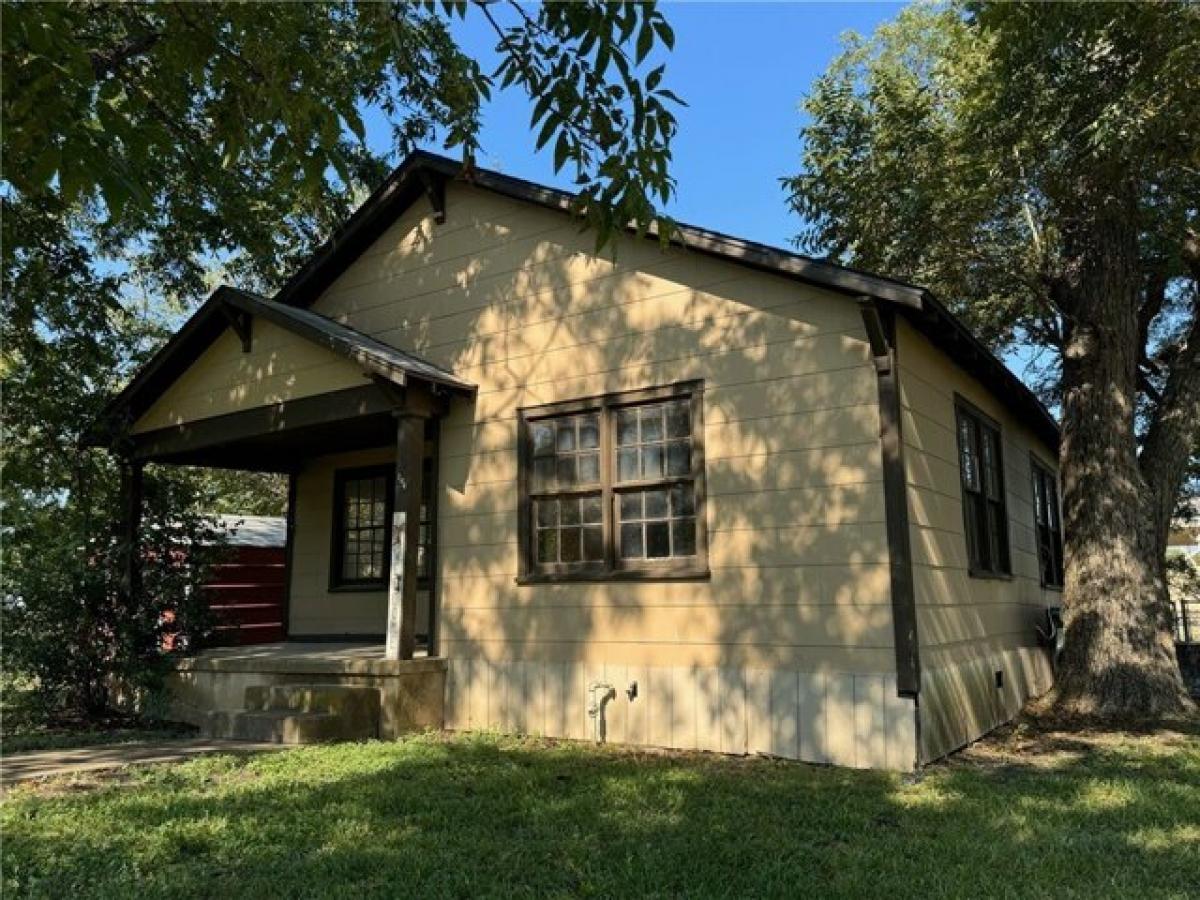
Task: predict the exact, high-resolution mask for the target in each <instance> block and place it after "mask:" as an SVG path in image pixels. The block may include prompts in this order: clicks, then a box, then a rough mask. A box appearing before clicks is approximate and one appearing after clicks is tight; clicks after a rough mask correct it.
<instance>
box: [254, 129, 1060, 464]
mask: <svg viewBox="0 0 1200 900" xmlns="http://www.w3.org/2000/svg"><path fill="white" fill-rule="evenodd" d="M431 178H440V179H444V180H449V179H458V180H461V181H464V182H466V183H469V184H472V185H474V186H476V187H480V188H483V189H485V190H489V191H493V192H495V193H498V194H501V195H503V196H506V197H510V198H512V199H515V200H520V201H523V202H526V203H533V204H536V205H538V206H542V207H545V208H547V209H552V210H555V211H558V212H563V213H570V212H571V204H572V201H573V200H574V197H573V195H572V194H570V193H568V192H566V191H561V190H557V189H555V188H550V187H546V186H545V185H540V184H536V183H534V182H531V181H526V180H524V179H521V178H515V177H513V176H511V175H505V174H502V173H500V172H495V171H492V170H489V169H480V168H474V167H473V168H470V169H467V168H464V166H463V165H462V163H460V162H457V161H455V160H452V159H448V158H446V157H444V156H438V155H437V154H434V153H429V152H426V151H423V150H418V151H416V152H415V153H413V154H411V155H410V156H409V157H408V158H406V159H405V160H404V162H403V163H402V164H401V165H400V167H399V168H397V169H396V170H395V171H394V172H393V173H392V174H391V175H390V176H388V178H387V180H386V181H384V183H383V184H382V185H380V187H379V188H378V189H377V190H376V191H375V192H374V193H373V194H372V195H371V196H370V197H368V198H367V200H366V202H364V203H363V205H362V206H360V207H359V208H358V210H357V211H355V213H354V215H352V216H351V217H350V218H349V219H348V220H347V221H346V224H345V225H343V226H342V227H341V228H339V229H338V230H337V231H336V232H335V233H334V235H333V237H331V238H330V239H329V241H327V242H326V243H325V245H324V246H323V247H322V248H321V249H320V250H318V251H317V253H316V254H315V255H314V256H313V257H312V259H310V260H309V262H308V263H307V264H305V265H304V267H303V268H301V269H300V270H299V271H298V272H296V274H295V275H294V276H293V277H292V278H290V279H289V280H288V282H287V283H286V284H285V285H284V286H283V288H282V289H281V290H280V291H279V293H278V294H277V295H276V296H275V300H276V301H278V302H279V303H285V304H289V305H298V306H307V305H309V304H310V303H312V302H314V301H315V300H316V299H317V297H319V296H320V295H321V293H322V292H323V291H324V290H325V289H326V288H327V287H329V285H331V284H332V283H333V282H334V281H335V280H336V279H337V277H338V276H339V275H340V274H341V273H342V272H343V271H345V269H346V268H347V267H348V266H349V265H350V263H352V262H353V261H354V260H355V259H357V258H358V256H359V255H360V254H361V253H362V252H363V250H365V249H366V247H367V246H368V245H369V244H371V243H372V242H373V241H375V240H376V239H377V238H378V237H379V236H380V235H381V234H383V232H384V231H386V230H387V228H388V227H390V226H391V224H392V222H394V221H395V219H396V217H397V216H399V215H400V214H401V213H402V212H403V211H404V210H405V209H407V208H408V207H409V206H410V205H411V204H412V203H413V202H414V201H415V200H417V199H418V198H419V197H421V196H424V195H426V193H427V191H428V189H429V188H428V185H429V184H430V179H431ZM631 230H632V229H631ZM646 237H647V238H648V239H651V240H658V236H657V233H656V232H655V231H654V230H653V229H651V231H650V232H649V233H648V234H646ZM670 243H671V244H673V245H675V246H678V247H683V248H685V249H687V250H690V251H692V252H698V253H703V254H705V255H707V256H712V257H716V258H719V259H723V260H727V261H730V262H735V263H738V264H740V265H744V266H749V267H751V268H754V269H758V270H760V271H764V272H769V273H771V274H774V275H781V276H784V277H788V278H794V279H796V280H798V281H802V282H804V283H806V284H812V285H815V286H817V287H822V288H826V289H828V290H832V291H837V292H839V293H843V294H847V295H849V296H850V297H858V296H862V295H864V294H866V295H868V296H871V297H876V298H878V299H880V300H885V301H887V302H888V303H890V304H893V305H894V306H895V307H896V308H897V311H898V312H900V313H901V314H903V315H904V316H905V318H907V319H908V320H909V322H910V323H911V324H912V325H913V326H914V327H915V328H917V330H919V331H921V332H922V333H923V334H925V335H926V336H927V337H929V338H930V340H931V341H933V342H934V343H935V344H937V346H938V347H940V348H941V349H942V350H943V351H944V352H945V353H947V354H948V355H949V356H950V357H951V358H952V359H954V360H955V362H957V363H958V364H959V365H960V366H962V367H963V368H964V369H965V370H966V371H968V372H970V373H971V374H972V375H974V376H975V377H976V378H978V379H979V380H980V381H981V382H983V384H984V385H985V386H986V387H988V389H989V390H991V391H992V392H993V393H995V394H996V395H997V397H998V398H999V399H1000V400H1001V401H1002V402H1004V403H1006V404H1007V405H1008V406H1009V407H1010V408H1011V409H1012V410H1013V411H1014V412H1016V413H1017V414H1018V415H1019V416H1020V417H1021V419H1022V420H1023V421H1025V422H1026V423H1027V424H1029V425H1030V427H1032V428H1033V430H1034V431H1035V432H1036V433H1037V435H1038V436H1039V437H1040V438H1041V439H1042V440H1043V441H1045V442H1046V444H1048V445H1049V446H1050V447H1052V448H1054V449H1056V450H1057V447H1058V440H1059V433H1058V423H1057V422H1056V421H1055V419H1054V417H1053V416H1052V415H1051V414H1050V412H1049V411H1048V410H1047V409H1046V408H1045V406H1043V405H1042V403H1041V401H1040V400H1038V398H1037V397H1036V396H1035V395H1034V393H1033V392H1032V391H1030V390H1029V388H1028V387H1026V385H1025V383H1024V382H1022V381H1021V380H1020V379H1019V378H1018V377H1017V376H1016V375H1014V374H1013V373H1012V372H1011V371H1010V370H1009V369H1008V367H1007V366H1005V365H1004V363H1003V362H1001V361H1000V360H999V359H998V358H997V357H996V355H995V354H993V353H992V352H991V350H989V349H988V348H987V347H986V346H985V345H984V344H983V343H982V342H981V341H980V340H979V339H978V338H976V337H975V335H973V334H972V333H971V331H970V330H969V329H968V328H967V327H966V326H965V325H964V324H963V323H962V322H960V321H959V320H958V318H957V317H956V316H954V315H953V314H952V313H951V312H950V311H949V310H948V309H947V308H946V307H945V306H944V305H943V304H942V303H941V302H939V301H938V300H937V299H936V298H935V297H934V296H933V295H932V294H931V293H930V292H929V291H927V290H926V289H924V288H921V287H918V286H916V285H911V284H906V283H904V282H902V281H897V280H895V279H891V278H884V277H881V276H879V275H873V274H870V273H868V272H861V271H858V270H856V269H851V268H847V267H845V266H839V265H836V264H834V263H830V262H826V261H824V260H818V259H812V258H811V257H807V256H803V255H801V254H799V253H792V252H791V251H788V250H782V249H780V248H778V247H771V246H769V245H767V244H760V243H757V242H755V241H747V240H742V239H741V238H736V237H731V236H730V235H726V234H722V233H720V232H717V231H710V230H708V229H705V228H698V227H696V226H693V225H686V224H677V225H676V233H675V234H674V235H673V236H672V238H671V240H670Z"/></svg>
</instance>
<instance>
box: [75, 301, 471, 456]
mask: <svg viewBox="0 0 1200 900" xmlns="http://www.w3.org/2000/svg"><path fill="white" fill-rule="evenodd" d="M238 312H240V313H245V314H248V315H249V316H251V317H258V318H262V319H265V320H266V321H268V322H271V323H272V324H274V325H278V326H279V327H280V328H283V329H285V330H287V331H290V332H292V333H293V334H296V335H299V336H300V337H302V338H304V339H306V340H309V341H312V342H313V343H314V344H317V345H319V346H321V347H324V348H325V349H327V350H329V351H330V352H331V353H334V354H336V355H338V356H342V357H345V358H346V359H349V360H351V361H352V362H354V363H356V364H358V365H360V366H362V367H363V369H365V370H366V371H367V372H369V373H371V374H373V375H377V376H379V377H380V378H384V379H386V380H387V381H390V382H392V383H393V384H395V385H397V386H400V387H403V386H404V385H406V384H407V383H408V382H409V379H416V380H418V381H422V382H426V383H428V384H431V385H438V386H440V387H443V388H446V389H449V390H451V391H456V392H459V393H463V394H472V393H474V391H475V386H474V385H473V384H471V383H470V382H468V381H464V380H463V379H461V378H459V377H458V376H457V375H455V374H454V373H453V372H450V371H447V370H446V369H443V368H441V367H440V366H436V365H434V364H433V363H431V362H429V361H427V360H424V359H422V358H421V357H419V356H415V355H413V354H411V353H406V352H404V351H403V350H399V349H397V348H395V347H393V346H391V345H390V344H385V343H384V342H383V341H379V340H376V339H375V338H373V337H371V336H370V335H368V334H363V333H362V332H361V331H357V330H355V329H353V328H350V327H348V326H346V325H343V324H341V323H340V322H335V321H334V320H333V319H330V318H329V317H327V316H323V315H320V314H319V313H315V312H313V311H311V310H308V309H301V308H299V307H294V306H285V305H283V304H282V303H278V302H276V301H274V300H268V299H267V298H266V297H261V296H259V295H257V294H253V293H250V292H249V291H243V290H238V289H237V288H232V287H228V286H222V287H219V288H217V290H216V291H214V292H213V294H212V295H211V296H210V297H209V298H208V299H207V300H206V301H205V302H204V304H203V305H202V306H201V307H200V308H199V309H198V310H196V312H195V313H194V314H193V315H192V317H191V318H190V319H188V320H187V322H186V323H184V325H183V327H182V328H180V329H179V331H177V332H176V333H175V334H174V335H173V336H172V337H171V339H170V340H169V341H167V343H166V344H165V345H164V346H163V347H162V349H160V350H159V351H158V353H156V354H155V355H154V356H153V357H152V358H151V359H150V361H149V362H147V363H146V364H145V365H144V366H142V367H141V368H140V369H139V370H138V372H137V374H136V375H135V376H134V377H133V379H132V380H131V381H130V382H129V384H127V385H126V386H125V388H124V389H123V390H122V391H121V392H120V393H118V394H117V395H116V396H115V397H113V399H112V400H110V401H109V403H108V404H107V406H106V407H105V409H104V411H103V412H102V413H101V415H100V417H99V422H98V423H97V427H94V428H93V429H92V432H91V433H90V434H89V435H88V437H87V439H88V442H89V443H93V444H98V443H102V442H103V438H104V436H105V435H104V432H105V430H106V426H108V427H111V425H112V424H113V423H114V421H116V420H119V419H122V418H123V419H124V420H125V421H126V422H132V421H133V420H135V419H137V418H138V417H139V416H141V415H142V414H143V413H144V412H145V411H146V410H147V409H149V408H150V406H151V405H152V404H153V403H154V401H155V400H157V399H158V398H159V397H160V396H161V395H162V393H163V392H164V391H165V390H166V389H167V388H168V387H169V386H170V385H171V384H172V383H173V382H174V381H175V380H176V379H177V378H178V377H179V376H180V375H181V374H182V373H183V372H184V370H186V369H187V367H188V366H190V365H191V364H192V363H193V362H195V361H196V360H197V359H198V358H199V357H200V355H201V354H202V353H203V352H204V351H205V350H206V349H208V347H209V346H211V345H212V342H213V341H215V340H216V339H217V337H218V336H219V335H220V334H221V333H222V332H223V331H224V330H225V329H226V328H228V327H230V322H231V314H233V313H238Z"/></svg>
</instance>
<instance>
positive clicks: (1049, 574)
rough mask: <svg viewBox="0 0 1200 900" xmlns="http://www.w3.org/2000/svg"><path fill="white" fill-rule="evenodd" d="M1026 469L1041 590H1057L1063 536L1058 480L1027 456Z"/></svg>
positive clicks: (1040, 464)
mask: <svg viewBox="0 0 1200 900" xmlns="http://www.w3.org/2000/svg"><path fill="white" fill-rule="evenodd" d="M1030 466H1031V468H1032V470H1033V518H1034V530H1035V531H1036V532H1037V549H1038V571H1039V572H1040V573H1041V581H1042V587H1048V588H1061V587H1062V586H1063V536H1062V518H1061V516H1060V514H1059V507H1058V479H1057V478H1056V477H1055V475H1054V473H1053V472H1052V471H1051V470H1050V469H1049V468H1048V467H1047V466H1045V465H1043V464H1042V463H1040V462H1038V459H1037V457H1035V456H1031V457H1030Z"/></svg>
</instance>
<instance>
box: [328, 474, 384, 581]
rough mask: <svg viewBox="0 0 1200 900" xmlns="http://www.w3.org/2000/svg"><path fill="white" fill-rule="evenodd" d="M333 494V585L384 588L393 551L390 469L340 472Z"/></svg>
mask: <svg viewBox="0 0 1200 900" xmlns="http://www.w3.org/2000/svg"><path fill="white" fill-rule="evenodd" d="M334 495H335V496H334V517H335V520H334V525H335V527H334V555H335V559H334V566H333V575H334V578H333V581H334V584H336V585H340V586H369V585H383V584H384V583H385V580H386V578H387V563H388V559H387V553H388V551H389V550H390V548H389V546H388V545H389V541H388V536H389V535H388V532H389V518H390V516H391V511H392V503H391V473H390V470H389V469H388V468H387V467H376V468H372V469H350V470H345V471H342V472H339V473H338V475H337V479H336V485H335V490H334Z"/></svg>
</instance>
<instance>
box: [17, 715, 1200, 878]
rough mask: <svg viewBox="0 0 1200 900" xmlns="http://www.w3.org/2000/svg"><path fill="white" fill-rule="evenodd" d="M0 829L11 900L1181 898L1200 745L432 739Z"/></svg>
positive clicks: (57, 790)
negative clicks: (810, 753) (843, 762)
mask: <svg viewBox="0 0 1200 900" xmlns="http://www.w3.org/2000/svg"><path fill="white" fill-rule="evenodd" d="M0 826H2V827H3V855H2V861H0V862H2V869H3V879H4V881H3V895H4V897H5V898H10V897H18V896H26V895H34V896H55V897H138V898H153V897H185V896H205V897H219V898H232V897H316V896H330V895H335V894H336V895H341V896H351V897H355V898H366V897H400V896H403V897H417V898H430V897H475V896H495V897H511V896H526V897H532V896H538V897H541V896H559V897H567V896H605V897H625V896H633V895H638V896H661V897H680V896H704V897H709V896H714V897H722V896H724V897H762V896H777V897H796V896H812V897H862V896H880V895H885V894H886V895H890V896H894V897H923V898H924V897H967V896H983V895H986V896H1012V897H1017V896H1079V897H1086V898H1095V897H1134V896H1136V897H1183V896H1187V895H1190V896H1196V893H1197V891H1198V890H1200V740H1198V739H1197V736H1196V735H1195V734H1194V733H1193V734H1191V735H1179V734H1174V735H1173V736H1172V737H1171V738H1170V739H1163V738H1146V737H1136V736H1132V737H1125V738H1120V739H1115V740H1111V741H1105V742H1101V743H1100V744H1098V745H1079V746H1076V745H1075V744H1073V743H1072V742H1071V741H1063V742H1060V743H1059V744H1058V745H1055V746H1054V747H1053V753H1051V754H1041V755H1038V756H1036V757H1034V756H1029V755H1024V756H1023V755H1021V754H1020V753H1017V754H1016V755H1007V752H1006V751H1005V753H1001V754H1000V755H998V756H997V755H993V756H992V757H978V756H977V757H972V755H971V754H967V755H966V756H965V757H962V758H960V759H959V760H958V761H956V762H954V763H952V764H949V765H945V764H943V765H940V766H935V767H933V768H930V769H927V770H926V771H925V773H923V774H922V775H921V776H920V777H918V778H915V779H914V778H904V777H900V776H896V775H888V774H881V773H872V772H855V771H847V770H841V769H830V768H820V767H815V766H808V765H803V764H797V763H785V762H777V761H772V760H765V759H730V758H723V757H719V756H710V755H704V754H669V755H668V754H653V753H639V752H636V751H631V750H619V749H615V748H601V749H596V748H593V747H589V746H586V745H572V744H567V743H557V744H556V743H552V742H545V741H534V740H520V739H515V738H504V737H496V736H491V735H482V736H479V735H477V736H470V735H468V736H457V737H448V738H446V737H440V736H435V735H430V736H421V737H416V738H412V739H409V740H405V741H402V742H397V743H382V742H375V743H368V744H352V745H340V746H324V747H306V748H301V749H297V750H295V751H289V752H283V753H278V754H266V755H263V756H258V757H253V758H249V759H247V758H237V759H235V758H230V757H213V758H207V759H201V760H197V761H194V762H189V763H185V764H180V765H175V766H159V767H154V768H149V769H132V770H126V771H125V772H124V773H122V774H121V775H119V776H116V777H109V778H107V779H96V778H95V777H94V776H93V777H91V778H90V779H77V780H59V781H56V782H49V783H43V784H40V785H36V786H31V787H28V788H17V789H15V790H13V791H12V792H11V793H10V795H9V796H8V797H7V798H6V799H5V800H4V801H3V805H2V808H0Z"/></svg>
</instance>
